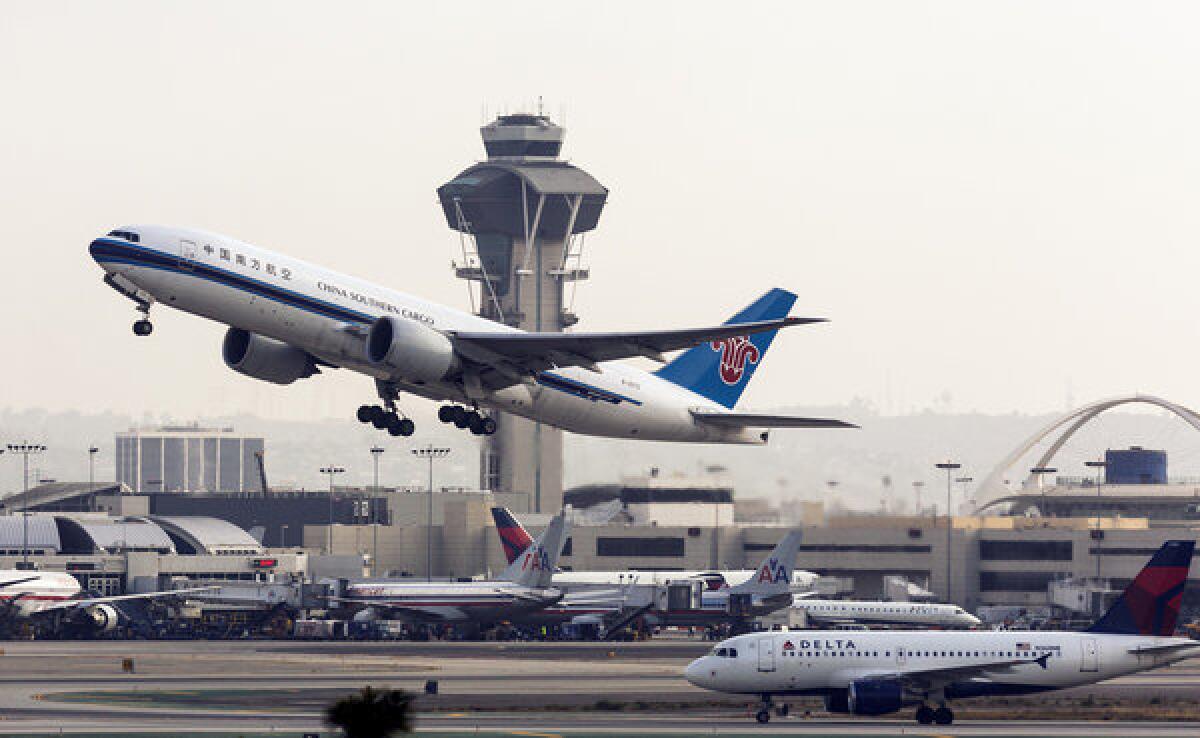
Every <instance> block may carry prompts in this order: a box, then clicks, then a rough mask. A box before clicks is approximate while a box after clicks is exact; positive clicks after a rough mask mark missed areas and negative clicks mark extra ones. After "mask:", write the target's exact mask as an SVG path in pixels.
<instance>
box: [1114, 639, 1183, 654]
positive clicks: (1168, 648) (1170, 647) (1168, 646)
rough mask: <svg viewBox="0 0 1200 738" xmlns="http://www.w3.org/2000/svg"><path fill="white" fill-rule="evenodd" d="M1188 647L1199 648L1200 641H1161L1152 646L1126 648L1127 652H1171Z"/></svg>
mask: <svg viewBox="0 0 1200 738" xmlns="http://www.w3.org/2000/svg"><path fill="white" fill-rule="evenodd" d="M1190 648H1200V641H1185V642H1182V643H1181V642H1175V643H1162V644H1158V645H1154V646H1134V647H1133V648H1130V649H1128V651H1129V653H1132V654H1139V653H1149V654H1155V653H1172V652H1174V651H1186V650H1187V649H1190Z"/></svg>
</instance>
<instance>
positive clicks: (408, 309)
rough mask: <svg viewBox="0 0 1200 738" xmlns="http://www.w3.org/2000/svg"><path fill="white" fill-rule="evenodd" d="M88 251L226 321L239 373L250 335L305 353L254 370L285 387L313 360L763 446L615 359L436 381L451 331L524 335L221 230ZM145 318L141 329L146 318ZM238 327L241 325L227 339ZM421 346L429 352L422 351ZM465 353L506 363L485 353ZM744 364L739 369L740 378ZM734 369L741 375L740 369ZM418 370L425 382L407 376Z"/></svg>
mask: <svg viewBox="0 0 1200 738" xmlns="http://www.w3.org/2000/svg"><path fill="white" fill-rule="evenodd" d="M113 234H117V235H113ZM90 252H91V255H92V257H93V258H94V259H95V260H96V261H97V262H98V263H99V265H100V266H101V267H102V268H103V269H104V270H105V271H106V272H108V276H107V277H106V280H107V281H109V283H110V284H111V285H112V286H114V287H115V288H117V289H118V290H119V291H121V292H122V293H123V294H125V295H126V296H127V297H130V298H131V299H134V300H135V302H138V303H139V305H141V306H142V308H143V310H144V311H148V309H149V305H150V304H163V305H167V306H170V307H173V308H176V309H178V310H182V311H184V312H188V313H192V314H194V315H198V316H201V317H204V318H208V319H210V320H214V321H217V322H220V323H224V324H226V325H229V326H231V327H232V328H231V332H230V334H228V335H227V338H226V344H225V352H226V360H227V363H230V366H231V367H233V368H235V369H236V370H238V371H243V370H242V369H238V367H237V366H234V364H235V363H236V362H235V361H231V360H230V352H231V351H232V352H234V353H236V354H237V356H235V357H234V358H235V359H237V358H242V357H243V356H244V355H245V354H246V352H247V350H253V349H255V348H256V347H257V346H259V344H254V345H249V344H247V343H246V342H247V341H254V340H257V339H258V338H259V337H265V338H267V339H273V341H272V342H269V343H266V344H261V346H262V347H263V349H264V352H265V351H266V350H267V349H270V350H274V351H277V353H278V355H279V356H280V357H282V358H281V359H280V362H283V363H286V362H285V361H284V359H290V358H294V357H291V356H290V355H287V354H286V351H287V350H288V348H289V347H290V348H291V350H293V351H294V350H298V351H299V352H302V353H297V354H296V356H299V357H303V358H304V359H305V360H307V357H311V358H312V359H313V360H314V365H315V366H314V368H313V369H311V370H310V371H309V372H308V373H302V372H300V373H297V372H296V371H293V373H292V374H291V375H287V376H283V375H281V374H279V372H283V371H284V369H286V368H287V367H284V368H279V367H274V366H273V367H271V369H270V371H271V372H276V374H274V375H273V377H274V378H271V377H268V376H259V377H258V378H260V379H266V380H267V381H274V382H276V383H279V384H286V383H290V382H291V381H294V380H295V379H296V378H303V377H306V376H308V375H309V374H311V373H313V372H315V371H316V368H315V367H317V366H332V367H343V368H346V369H350V370H353V371H356V372H360V373H362V374H365V375H368V376H370V377H373V378H375V379H376V380H378V381H379V382H386V383H390V384H391V385H393V386H395V387H396V388H397V390H398V391H403V392H408V393H411V394H415V395H419V396H422V397H426V398H429V399H433V400H440V401H446V402H453V403H463V404H467V405H471V406H479V407H483V408H489V409H493V410H499V411H503V412H507V413H513V414H515V415H519V416H523V417H526V418H530V419H532V420H536V421H539V422H544V423H548V424H551V425H554V426H557V427H559V428H562V429H565V430H568V431H573V432H576V433H582V434H588V435H595V436H608V437H614V438H635V439H644V440H656V441H683V442H711V443H739V444H762V443H765V442H766V437H767V433H766V431H765V430H764V429H763V428H751V427H744V426H745V424H742V425H743V427H733V426H730V425H728V424H721V423H709V422H702V421H700V420H698V419H697V417H696V415H695V411H697V410H698V411H701V412H703V413H708V414H720V415H723V416H728V417H726V418H725V420H726V421H728V419H729V418H732V417H734V416H735V414H732V413H730V412H729V411H728V409H727V408H725V407H722V406H721V405H720V404H718V403H716V402H713V401H711V400H709V399H707V398H706V397H704V396H702V395H700V394H696V393H694V392H692V391H689V390H688V389H685V388H684V387H681V386H680V385H678V384H676V383H673V382H671V381H667V380H665V379H663V378H661V377H659V376H656V375H655V374H652V373H650V372H646V371H642V370H640V369H638V368H636V367H633V366H629V365H626V364H623V363H620V362H616V361H605V362H602V363H595V364H589V366H588V367H587V368H584V367H583V366H573V365H567V366H563V367H562V368H552V369H546V370H542V371H532V372H524V373H522V374H521V377H520V379H519V380H512V383H510V384H508V386H503V387H501V388H498V389H489V388H488V387H487V386H486V385H484V386H480V385H479V384H478V383H472V382H470V381H465V382H464V381H463V380H462V379H455V380H453V381H444V380H443V378H442V376H441V374H442V365H441V364H438V363H437V362H439V361H444V362H446V366H447V367H452V366H454V365H455V362H458V361H459V354H460V353H461V351H462V350H467V349H465V348H463V347H461V346H459V345H458V344H455V349H454V351H452V352H451V353H450V355H448V356H447V355H446V349H445V347H446V346H448V345H450V344H449V343H447V341H448V340H449V339H448V338H447V337H448V336H451V337H452V336H453V334H455V333H456V332H472V333H473V334H474V335H475V336H479V335H480V334H481V333H488V334H492V335H495V334H504V333H509V334H514V333H515V334H521V333H522V332H521V331H518V330H516V329H515V328H512V327H509V326H506V325H503V324H500V323H496V322H493V321H490V320H486V319H484V318H481V317H478V316H475V315H471V314H469V313H465V312H462V311H458V310H454V309H452V308H448V307H445V306H442V305H437V304H434V303H431V302H428V301H425V300H421V299H419V298H416V297H413V296H411V295H407V294H404V293H401V292H397V291H395V290H390V289H387V288H385V287H381V286H378V285H375V284H372V283H370V282H367V281H364V280H360V279H356V278H354V277H350V276H346V275H344V274H339V273H337V272H334V271H330V270H327V269H324V268H321V267H319V266H315V265H313V264H309V263H306V262H303V261H300V260H298V259H293V258H290V257H288V256H285V255H283V254H279V253H274V252H271V251H268V250H266V249H261V248H258V247H256V246H252V245H250V244H247V243H244V242H242V241H239V240H236V239H233V238H229V237H226V236H221V235H217V234H213V233H207V232H203V231H197V230H190V229H180V228H168V227H162V226H130V227H128V228H125V229H123V230H120V231H113V232H111V233H110V234H109V235H107V236H104V237H101V238H97V239H96V240H94V241H93V242H92V243H91V247H90ZM793 299H794V297H793ZM788 304H789V305H790V302H789V303H788ZM387 316H390V317H392V318H395V319H397V321H398V322H394V323H392V324H391V325H392V326H394V327H395V328H394V329H395V330H399V331H405V332H406V334H405V335H409V334H410V333H411V334H412V337H413V339H414V343H413V344H412V345H408V346H399V347H398V348H396V349H395V350H396V351H400V352H404V351H408V352H409V353H408V354H405V355H404V356H402V357H400V358H399V359H396V362H399V363H400V364H403V365H404V366H411V365H414V364H415V365H418V366H416V367H415V369H414V370H413V371H409V372H406V374H408V376H403V375H401V374H400V373H399V372H397V371H396V370H395V369H394V364H395V363H396V362H391V360H390V359H389V361H384V362H379V361H372V360H370V359H369V358H368V357H367V355H366V348H365V346H366V343H367V338H368V335H367V333H368V331H369V329H371V328H372V326H373V324H375V323H376V321H377V320H378V319H380V318H383V317H387ZM145 325H146V326H147V328H146V331H147V332H148V330H149V327H148V326H149V323H148V321H147V322H145ZM135 328H136V326H135ZM235 329H236V330H240V331H242V332H244V333H242V334H236V335H235V334H234V330H235ZM426 329H428V330H426ZM246 334H249V335H246ZM389 335H390V334H389ZM525 335H535V334H525ZM601 338H603V336H601ZM614 340H616V339H614ZM231 341H232V342H233V344H232V346H231ZM239 341H240V343H239ZM274 342H280V344H284V345H282V346H281V345H279V344H275V343H274ZM248 347H249V348H248ZM426 348H428V349H429V351H428V352H427V353H422V352H423V351H424V350H425V349H426ZM467 348H470V347H467ZM239 351H240V353H238V352H239ZM711 351H717V347H715V346H714V348H713V349H711ZM305 355H307V356H305ZM758 355H759V354H757V353H753V354H748V357H749V358H746V359H744V362H750V361H756V360H757V358H756V357H757V356H758ZM389 356H391V355H390V354H389ZM473 356H475V358H476V359H479V360H480V361H485V362H486V361H493V364H494V365H495V366H497V367H501V368H503V366H505V362H504V361H501V360H499V359H495V357H491V358H489V356H490V355H486V352H477V355H473ZM245 360H246V361H252V360H253V359H252V358H247V359H245ZM389 362H391V363H389ZM293 363H294V362H293ZM562 363H564V364H569V362H565V361H564V362H562ZM435 365H436V366H435ZM743 365H744V366H749V365H748V364H746V363H744V364H743ZM280 366H281V367H282V366H283V364H282V363H281V364H280ZM489 366H490V365H489ZM430 367H433V368H430ZM292 369H294V367H292ZM752 369H753V367H752V366H749V368H748V369H747V372H746V374H747V378H748V374H749V371H750V370H752ZM738 370H739V373H738V375H737V376H739V377H740V376H741V373H740V372H741V367H738ZM447 371H449V370H447ZM422 372H425V374H427V376H426V378H425V379H420V380H414V379H413V378H412V375H413V374H414V373H416V374H421V373H422ZM243 373H248V374H249V373H250V372H247V371H243ZM251 376H255V375H254V374H251ZM281 379H286V380H287V381H280V380H281ZM393 415H394V413H393ZM408 432H410V433H411V426H410V429H409V431H408ZM406 435H407V434H406Z"/></svg>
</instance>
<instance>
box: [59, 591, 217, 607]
mask: <svg viewBox="0 0 1200 738" xmlns="http://www.w3.org/2000/svg"><path fill="white" fill-rule="evenodd" d="M216 589H220V587H215V586H214V587H188V588H186V589H168V590H164V591H162V592H139V593H137V594H125V595H112V596H109V597H87V598H84V599H79V600H63V601H62V602H55V603H53V604H50V605H47V606H46V607H42V608H39V609H38V612H39V613H43V612H53V611H55V610H75V609H78V608H80V607H91V606H92V605H104V604H107V603H109V602H122V601H124V600H145V599H157V598H159V597H177V596H179V595H185V594H194V593H196V592H211V591H213V590H216Z"/></svg>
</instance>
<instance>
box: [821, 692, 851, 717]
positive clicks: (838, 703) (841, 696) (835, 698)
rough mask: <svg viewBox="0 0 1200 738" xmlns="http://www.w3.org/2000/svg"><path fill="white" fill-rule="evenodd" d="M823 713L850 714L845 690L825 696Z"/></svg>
mask: <svg viewBox="0 0 1200 738" xmlns="http://www.w3.org/2000/svg"><path fill="white" fill-rule="evenodd" d="M825 712H835V713H843V712H850V702H849V696H848V695H847V693H846V691H845V690H841V691H838V692H834V693H833V694H827V695H825Z"/></svg>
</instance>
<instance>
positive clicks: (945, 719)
mask: <svg viewBox="0 0 1200 738" xmlns="http://www.w3.org/2000/svg"><path fill="white" fill-rule="evenodd" d="M933 722H935V723H937V724H938V725H949V724H950V723H953V722H954V712H953V711H952V710H951V709H950V708H949V707H939V708H938V709H936V710H934V711H933Z"/></svg>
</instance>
